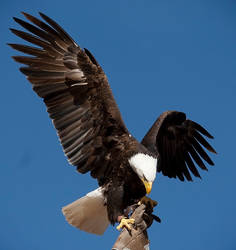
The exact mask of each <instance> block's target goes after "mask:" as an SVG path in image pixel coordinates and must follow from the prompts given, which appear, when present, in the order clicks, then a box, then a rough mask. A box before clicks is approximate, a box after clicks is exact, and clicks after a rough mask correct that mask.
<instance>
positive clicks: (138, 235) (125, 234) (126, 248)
mask: <svg viewBox="0 0 236 250" xmlns="http://www.w3.org/2000/svg"><path fill="white" fill-rule="evenodd" d="M152 212H153V210H152V209H150V207H147V206H146V205H144V204H141V205H139V206H138V207H136V209H135V210H134V212H133V214H132V215H131V218H134V219H135V225H134V226H132V229H131V232H129V231H128V230H127V229H126V228H124V229H123V230H122V231H121V233H120V235H119V237H118V238H117V240H116V242H115V244H114V246H113V248H112V250H148V249H150V248H149V239H148V234H147V228H148V227H150V226H151V224H152V222H153V219H155V220H157V221H158V222H160V219H159V217H157V216H155V215H152Z"/></svg>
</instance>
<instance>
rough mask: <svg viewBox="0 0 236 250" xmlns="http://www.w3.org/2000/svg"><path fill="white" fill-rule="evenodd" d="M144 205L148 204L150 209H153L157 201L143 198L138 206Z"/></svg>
mask: <svg viewBox="0 0 236 250" xmlns="http://www.w3.org/2000/svg"><path fill="white" fill-rule="evenodd" d="M141 204H145V205H148V204H150V205H151V207H152V208H153V207H155V206H156V205H157V201H154V200H152V199H151V198H149V197H147V196H144V197H143V198H142V199H141V200H140V201H139V203H138V205H141Z"/></svg>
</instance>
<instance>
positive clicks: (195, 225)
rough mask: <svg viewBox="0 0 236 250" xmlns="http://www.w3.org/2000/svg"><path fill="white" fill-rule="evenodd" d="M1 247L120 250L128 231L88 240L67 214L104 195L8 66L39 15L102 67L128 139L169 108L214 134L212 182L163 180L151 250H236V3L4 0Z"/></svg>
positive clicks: (158, 185)
mask: <svg viewBox="0 0 236 250" xmlns="http://www.w3.org/2000/svg"><path fill="white" fill-rule="evenodd" d="M0 6H1V8H0V9H1V10H0V12H1V15H0V21H1V22H0V34H1V40H0V48H1V49H0V50H1V78H2V79H1V91H0V93H1V94H0V95H1V98H0V102H1V103H0V104H1V105H0V107H1V117H2V119H1V120H2V122H1V125H0V127H1V144H0V147H1V154H2V156H1V174H0V197H1V209H0V211H1V213H0V221H1V227H0V249H3V250H15V249H17V250H21V249H22V250H23V249H24V250H28V249H29V250H51V249H57V250H68V249H70V250H75V249H76V250H78V249H82V250H83V249H94V248H96V249H110V247H111V246H112V244H113V243H114V241H115V239H116V237H117V236H118V232H117V231H116V229H115V228H112V227H110V228H109V230H108V231H107V232H106V233H105V234H104V236H102V237H98V236H95V235H90V234H86V233H84V232H81V231H78V230H77V229H74V228H73V227H71V226H70V225H68V224H67V223H66V222H65V219H64V217H63V215H62V214H61V211H60V210H61V207H62V206H64V205H66V204H68V203H70V202H72V201H74V200H75V199H77V198H79V197H81V196H83V195H84V194H86V193H87V192H89V191H91V190H93V189H95V188H96V181H95V180H93V179H91V178H90V176H89V175H85V176H83V175H79V174H77V173H76V171H75V169H73V167H71V166H69V164H68V163H67V161H66V158H65V157H64V155H63V152H62V149H61V147H60V144H59V141H58V138H57V136H56V133H55V130H54V128H53V126H52V123H51V121H50V120H49V118H48V115H47V113H46V111H45V110H46V109H45V107H44V105H43V103H42V100H40V99H39V98H37V96H36V94H34V93H33V91H32V90H31V86H30V84H29V83H28V82H27V81H26V79H25V77H24V76H23V75H22V74H21V73H20V72H19V71H18V65H17V64H16V63H15V62H14V61H13V60H12V59H11V58H10V56H11V55H15V54H17V52H14V51H13V50H11V49H10V48H8V47H7V46H6V43H9V42H10V43H19V42H20V39H18V38H16V37H14V36H13V34H11V33H10V32H9V31H8V28H9V27H15V28H16V27H18V26H17V25H16V24H14V22H13V20H12V16H17V17H19V16H21V15H20V11H26V12H29V13H31V14H34V15H36V14H37V12H38V11H42V12H44V13H45V14H47V15H49V16H51V17H52V18H53V19H55V20H56V21H57V22H59V23H60V24H61V25H62V26H63V27H64V28H65V29H66V30H67V31H68V32H69V33H70V34H71V36H72V37H73V38H74V39H75V41H77V42H78V43H79V44H80V45H81V46H82V47H86V48H88V49H89V50H91V51H92V53H93V54H94V55H95V57H96V59H97V60H98V61H99V63H100V64H101V65H102V66H103V68H104V70H105V72H106V74H107V76H108V78H109V81H110V85H111V87H112V90H113V93H114V95H115V98H116V101H117V103H118V105H119V107H120V110H121V113H122V115H123V118H124V120H125V122H126V125H127V127H128V129H129V130H130V132H131V133H132V134H133V135H134V136H135V137H136V138H137V139H139V140H141V139H142V137H143V136H144V135H145V133H146V131H147V130H148V128H149V127H150V126H151V125H152V123H153V122H154V120H155V119H156V117H157V116H159V115H160V114H161V112H163V111H165V110H180V111H184V112H186V114H187V115H188V117H189V118H190V119H193V120H195V121H197V122H199V123H201V124H202V125H203V126H204V127H205V128H207V129H208V130H209V131H210V132H211V133H212V134H213V135H214V136H215V140H214V141H212V145H213V146H214V147H215V149H216V150H217V152H218V155H217V156H212V159H213V160H214V162H215V166H214V167H209V171H208V173H205V172H204V173H203V172H201V175H202V177H203V178H202V180H196V181H195V182H193V183H181V182H179V181H177V180H172V179H171V180H170V179H168V178H167V177H163V176H161V175H158V176H157V179H156V182H155V184H154V187H153V191H152V193H151V196H152V198H154V199H156V200H157V201H158V202H159V205H158V207H157V208H156V213H157V214H158V215H159V216H160V217H161V218H162V223H161V224H157V223H156V224H153V226H152V227H151V228H150V230H149V236H150V240H151V249H152V250H153V249H162V250H172V249H176V250H189V249H191V250H199V249H201V250H208V249H214V250H233V249H235V248H236V238H235V225H236V216H235V211H236V201H235V188H236V186H235V176H236V168H235V163H234V156H235V139H236V138H235V133H234V131H235V124H236V118H235V107H236V105H235V104H236V101H235V97H236V87H235V80H236V71H235V63H236V31H235V25H236V16H235V13H236V2H235V1H233V0H224V1H220V0H199V1H189V0H179V1H174V0H155V1H154V0H148V1H144V0H142V1H141V0H133V1H131V0H117V1H110V0H109V1H108V0H100V1H95V0H93V1H92V0H88V1H80V0H77V1H73V0H67V1H65V2H59V1H55V0H52V1H46V0H41V1H29V0H22V1H16V0H13V1H5V0H3V1H1V4H0Z"/></svg>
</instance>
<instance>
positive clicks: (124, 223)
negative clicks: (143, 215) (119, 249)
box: [116, 217, 135, 231]
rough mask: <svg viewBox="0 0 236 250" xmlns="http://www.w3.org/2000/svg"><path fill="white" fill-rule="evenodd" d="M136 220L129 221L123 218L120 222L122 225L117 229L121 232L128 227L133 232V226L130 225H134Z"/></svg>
mask: <svg viewBox="0 0 236 250" xmlns="http://www.w3.org/2000/svg"><path fill="white" fill-rule="evenodd" d="M134 222H135V220H134V219H127V218H125V217H123V218H122V219H121V220H120V224H119V225H118V226H117V227H116V229H117V230H120V229H122V228H124V227H126V228H127V229H128V230H129V231H131V226H130V225H129V224H134Z"/></svg>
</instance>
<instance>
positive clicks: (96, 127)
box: [9, 13, 127, 179]
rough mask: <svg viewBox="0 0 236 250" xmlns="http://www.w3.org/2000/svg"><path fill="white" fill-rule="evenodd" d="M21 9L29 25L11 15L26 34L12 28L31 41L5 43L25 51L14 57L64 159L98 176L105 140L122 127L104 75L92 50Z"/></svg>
mask: <svg viewBox="0 0 236 250" xmlns="http://www.w3.org/2000/svg"><path fill="white" fill-rule="evenodd" d="M23 14H24V16H25V17H26V18H27V19H28V20H29V21H30V22H31V23H32V24H30V23H28V22H25V21H23V20H21V19H18V18H14V20H15V21H16V22H17V23H18V24H20V25H21V26H22V27H23V28H25V29H26V30H27V31H28V32H29V33H28V32H24V31H21V30H16V29H11V31H12V32H13V33H14V34H15V35H17V36H19V37H20V38H22V39H24V40H26V41H27V42H29V43H31V44H34V45H36V46H28V45H22V44H9V45H10V46H11V47H12V48H14V49H16V50H18V51H20V52H23V53H25V54H27V55H28V56H14V57H13V58H14V59H15V60H16V61H17V62H19V63H22V64H25V65H26V66H25V67H21V68H20V70H21V72H22V73H23V74H25V75H26V76H27V79H28V80H29V82H30V83H31V84H32V87H33V90H34V91H35V92H36V93H37V94H38V95H39V96H40V97H41V98H43V100H44V102H45V104H46V106H47V111H48V113H49V116H50V118H51V119H52V121H53V124H54V126H55V128H56V130H57V134H58V136H59V138H60V141H61V144H62V146H63V150H64V152H65V155H66V156H67V158H68V161H69V162H70V163H71V164H72V165H75V166H76V167H77V169H78V171H79V172H81V173H86V172H88V171H91V175H92V176H93V177H95V178H98V179H100V178H103V177H104V175H105V174H106V171H107V167H108V166H109V157H106V156H107V155H108V154H109V140H110V141H111V140H112V136H114V135H116V134H117V133H118V134H122V133H126V132H127V130H126V127H125V125H124V123H123V121H122V118H121V115H120V112H119V109H118V107H117V105H116V103H115V101H114V98H113V95H112V93H111V90H110V87H109V84H108V81H107V78H106V76H105V74H104V72H103V70H102V69H101V67H100V66H99V64H98V63H97V61H96V59H95V58H94V57H93V55H92V54H91V53H90V52H89V51H88V50H87V49H84V50H83V49H81V48H80V47H79V46H78V45H77V44H76V43H75V42H74V41H73V39H72V38H71V37H70V36H69V35H68V34H67V33H66V32H65V31H64V30H63V29H62V28H61V27H60V26H59V25H58V24H57V23H56V22H55V21H53V20H52V19H51V18H49V17H48V16H46V15H44V14H42V13H40V16H41V17H42V19H43V20H44V21H41V20H40V19H38V18H36V17H33V16H31V15H29V14H27V13H23Z"/></svg>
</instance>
